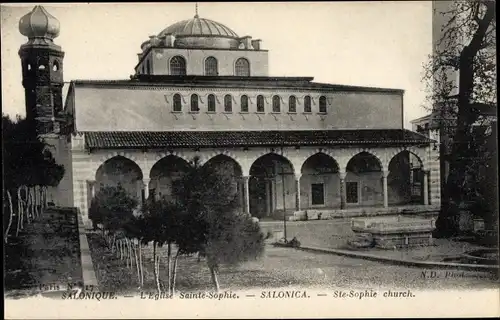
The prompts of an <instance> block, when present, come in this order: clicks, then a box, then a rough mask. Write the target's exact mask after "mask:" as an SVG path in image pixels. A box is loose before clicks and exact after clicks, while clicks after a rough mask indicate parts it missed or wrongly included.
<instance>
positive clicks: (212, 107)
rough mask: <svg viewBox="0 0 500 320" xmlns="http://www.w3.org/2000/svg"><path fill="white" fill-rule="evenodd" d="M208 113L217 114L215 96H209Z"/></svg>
mask: <svg viewBox="0 0 500 320" xmlns="http://www.w3.org/2000/svg"><path fill="white" fill-rule="evenodd" d="M207 100H208V112H215V96H214V95H213V94H209V95H208V98H207Z"/></svg>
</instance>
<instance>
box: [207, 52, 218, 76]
mask: <svg viewBox="0 0 500 320" xmlns="http://www.w3.org/2000/svg"><path fill="white" fill-rule="evenodd" d="M218 74H219V71H218V63H217V59H215V58H214V57H208V58H207V59H206V60H205V75H207V76H216V75H218Z"/></svg>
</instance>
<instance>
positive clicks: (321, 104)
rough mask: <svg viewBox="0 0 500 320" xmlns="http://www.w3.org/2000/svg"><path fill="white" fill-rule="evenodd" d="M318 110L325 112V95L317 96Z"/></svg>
mask: <svg viewBox="0 0 500 320" xmlns="http://www.w3.org/2000/svg"><path fill="white" fill-rule="evenodd" d="M319 112H321V113H326V97H325V96H321V97H319Z"/></svg>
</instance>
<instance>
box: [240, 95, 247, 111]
mask: <svg viewBox="0 0 500 320" xmlns="http://www.w3.org/2000/svg"><path fill="white" fill-rule="evenodd" d="M241 112H248V97H247V96H245V95H243V96H241Z"/></svg>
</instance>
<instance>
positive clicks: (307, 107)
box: [304, 96, 311, 112]
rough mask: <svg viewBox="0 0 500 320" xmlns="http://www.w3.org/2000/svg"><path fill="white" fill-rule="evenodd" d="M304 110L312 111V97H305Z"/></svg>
mask: <svg viewBox="0 0 500 320" xmlns="http://www.w3.org/2000/svg"><path fill="white" fill-rule="evenodd" d="M304 112H311V97H310V96H305V97H304Z"/></svg>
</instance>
